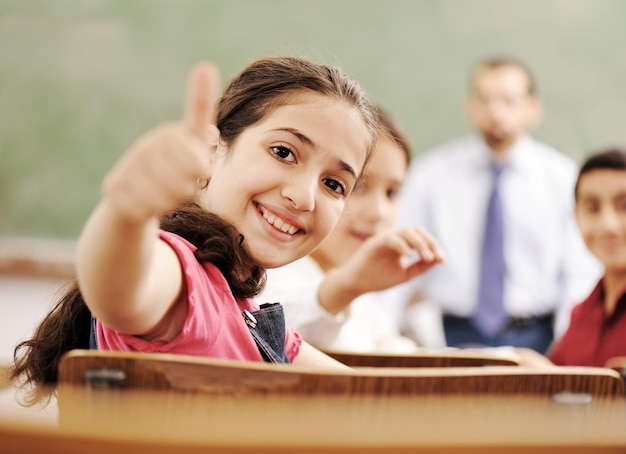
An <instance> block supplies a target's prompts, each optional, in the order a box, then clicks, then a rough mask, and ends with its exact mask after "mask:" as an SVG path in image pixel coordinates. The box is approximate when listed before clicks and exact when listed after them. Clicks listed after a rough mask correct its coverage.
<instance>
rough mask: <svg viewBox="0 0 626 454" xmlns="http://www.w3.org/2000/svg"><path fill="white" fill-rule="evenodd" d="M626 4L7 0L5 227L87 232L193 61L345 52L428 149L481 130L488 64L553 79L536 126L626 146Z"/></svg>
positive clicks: (0, 53)
mask: <svg viewBox="0 0 626 454" xmlns="http://www.w3.org/2000/svg"><path fill="white" fill-rule="evenodd" d="M624 24H626V2H625V1H623V0H523V1H520V0H380V1H379V0H47V1H43V0H42V1H35V0H32V1H29V0H19V1H18V0H15V1H8V0H0V235H20V236H44V237H60V238H70V239H72V238H75V237H76V236H77V235H78V233H79V231H80V228H81V226H82V224H83V222H84V220H85V218H86V216H87V215H88V213H89V211H90V210H91V208H92V207H93V205H94V204H95V203H96V201H97V199H98V197H99V191H100V189H99V188H100V181H101V179H102V177H103V175H104V174H105V172H106V171H107V170H108V169H109V168H110V167H111V166H112V164H113V163H114V162H115V160H116V159H117V158H118V157H119V156H120V154H121V153H122V152H123V151H124V150H125V149H126V147H127V146H128V145H129V144H130V143H131V142H132V141H133V140H134V139H135V138H136V137H137V136H138V135H139V134H141V133H142V132H144V131H145V130H147V129H149V128H150V127H152V126H153V125H155V124H157V123H158V122H161V121H170V120H174V119H177V118H178V117H179V115H180V110H181V108H182V99H183V92H184V82H185V77H186V74H187V70H188V68H189V67H190V66H191V65H192V64H193V63H194V62H196V61H198V60H207V59H208V60H212V61H214V62H216V63H218V64H219V65H220V67H221V68H222V72H223V77H224V80H227V79H228V78H229V77H230V76H231V75H233V74H235V73H236V72H238V71H239V70H240V69H242V68H243V67H244V66H245V65H246V64H248V63H250V62H251V61H252V60H254V59H256V58H258V57H262V56H268V55H279V54H281V55H298V56H305V57H309V58H311V59H313V60H315V61H321V62H326V63H338V64H339V65H340V66H342V67H343V68H344V69H345V70H346V71H347V72H348V73H349V74H350V75H352V76H353V77H354V78H356V79H358V80H360V81H361V82H362V83H363V85H365V87H366V88H367V89H368V90H369V92H370V94H371V97H372V98H373V99H374V100H375V101H377V102H379V103H381V104H382V105H384V106H386V107H387V108H388V109H390V110H392V111H393V112H395V113H396V115H397V116H398V117H399V118H400V119H401V121H402V123H404V126H405V127H406V129H407V131H408V133H409V137H410V138H411V140H412V143H413V148H414V152H415V154H418V153H421V152H423V151H424V150H425V149H427V148H429V147H431V146H434V145H437V144H439V143H440V142H443V141H445V140H448V139H450V138H453V137H455V136H458V135H461V134H464V133H466V132H467V131H468V130H469V128H468V125H467V124H466V121H465V119H464V116H463V110H462V103H463V96H464V93H465V84H466V78H467V71H468V69H469V67H470V66H471V65H472V64H473V63H474V62H475V61H476V60H477V59H481V58H484V57H487V56H492V55H505V54H506V55H512V56H515V57H518V58H520V59H522V60H524V61H526V62H527V63H528V65H529V66H530V67H531V68H532V69H533V71H534V73H535V75H536V78H537V80H538V86H539V93H540V95H541V97H542V99H543V101H544V103H545V108H546V117H545V120H544V123H543V124H542V125H541V127H540V128H539V129H538V130H537V131H536V136H537V137H538V138H539V139H541V140H544V141H546V142H548V143H550V144H552V145H554V146H556V147H557V148H559V149H561V150H562V151H563V152H564V153H566V154H568V155H570V156H572V157H574V158H575V159H576V160H580V159H581V158H582V157H583V156H584V155H585V154H587V153H588V152H589V151H591V150H593V149H595V148H598V147H601V146H604V145H606V144H610V143H615V142H620V141H623V140H624V138H625V136H626V127H624V122H623V120H622V119H623V117H624V112H626V90H624V89H623V86H624V81H626V50H625V49H626V27H624Z"/></svg>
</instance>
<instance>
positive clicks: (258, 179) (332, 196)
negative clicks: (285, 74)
mask: <svg viewBox="0 0 626 454" xmlns="http://www.w3.org/2000/svg"><path fill="white" fill-rule="evenodd" d="M298 99H299V101H298V104H291V105H285V106H281V107H278V108H277V109H276V110H275V111H273V113H271V114H270V115H269V116H267V117H266V118H265V119H264V120H262V121H261V122H259V123H257V124H255V125H253V126H251V127H249V128H247V129H246V130H245V131H244V132H243V133H242V134H241V135H240V136H239V137H238V138H237V140H236V141H235V142H234V143H233V145H232V147H231V149H230V150H226V149H225V148H224V147H221V146H220V147H218V150H217V152H216V154H215V155H214V156H213V159H212V170H211V175H210V181H209V185H208V187H207V188H206V190H205V192H204V193H203V194H201V195H200V202H201V203H202V204H203V205H204V206H205V208H207V209H208V210H209V211H211V212H213V213H215V214H217V215H219V216H221V217H222V218H223V219H225V220H227V221H229V222H230V223H232V224H233V225H234V226H235V227H236V228H237V229H238V231H239V232H240V233H241V234H242V235H243V236H244V238H245V244H246V247H247V248H248V250H249V252H250V253H251V255H252V257H253V258H254V259H255V260H256V261H257V263H258V264H259V265H260V266H263V267H267V268H272V267H278V266H282V265H285V264H287V263H290V262H292V261H294V260H297V259H299V258H301V257H303V256H305V255H308V254H309V253H311V251H312V250H313V249H314V248H316V247H317V246H318V245H319V244H320V243H321V242H322V240H324V238H326V236H327V235H328V234H329V233H330V231H331V230H332V229H333V227H334V226H335V224H336V223H337V221H338V220H339V218H340V216H341V213H342V212H343V208H344V204H345V202H346V198H347V196H348V195H349V194H350V192H352V190H353V189H354V186H355V184H356V180H357V176H358V175H359V174H360V173H361V171H362V169H363V165H364V163H365V159H366V155H367V137H368V136H367V131H366V127H365V125H364V123H363V121H362V119H361V117H360V114H359V112H358V111H357V110H356V109H355V108H353V107H351V106H349V105H348V104H346V103H343V102H340V101H337V100H334V99H332V98H329V97H326V96H322V95H318V94H306V95H302V96H300V97H299V98H298Z"/></svg>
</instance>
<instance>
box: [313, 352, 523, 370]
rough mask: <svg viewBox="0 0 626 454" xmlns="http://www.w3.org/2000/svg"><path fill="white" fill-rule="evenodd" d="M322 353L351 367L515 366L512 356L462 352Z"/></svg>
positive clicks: (516, 363) (515, 362)
mask: <svg viewBox="0 0 626 454" xmlns="http://www.w3.org/2000/svg"><path fill="white" fill-rule="evenodd" d="M324 353H326V354H327V355H329V356H331V357H333V358H335V359H336V360H337V361H339V362H342V363H344V364H346V365H348V366H351V367H479V366H517V365H519V362H517V361H515V360H514V359H512V358H503V357H497V356H493V355H491V356H490V355H480V354H478V353H464V352H460V351H459V352H441V353H433V352H424V353H411V354H406V355H402V354H385V355H382V354H367V353H351V352H339V351H328V350H325V351H324Z"/></svg>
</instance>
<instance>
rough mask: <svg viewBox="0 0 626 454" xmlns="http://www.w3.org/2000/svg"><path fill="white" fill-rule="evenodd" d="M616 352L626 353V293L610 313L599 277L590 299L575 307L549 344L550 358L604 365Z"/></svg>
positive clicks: (564, 362)
mask: <svg viewBox="0 0 626 454" xmlns="http://www.w3.org/2000/svg"><path fill="white" fill-rule="evenodd" d="M615 356H626V293H624V294H623V295H622V296H621V297H620V298H619V299H618V300H617V304H616V305H615V310H614V311H613V313H612V314H611V315H607V314H606V312H605V310H604V286H603V283H602V280H600V282H598V285H596V288H595V289H594V290H593V291H592V292H591V294H590V295H589V296H588V297H587V299H586V300H585V301H583V302H582V303H580V304H578V305H577V306H576V307H574V309H573V311H572V316H571V320H570V324H569V328H568V329H567V331H566V333H565V334H564V335H563V337H562V338H561V339H560V340H559V341H558V342H557V343H556V344H555V345H554V346H553V347H552V348H550V351H549V352H548V358H549V359H550V360H551V361H552V362H553V363H554V364H557V365H559V366H594V367H604V366H605V364H606V362H607V360H609V359H610V358H613V357H615Z"/></svg>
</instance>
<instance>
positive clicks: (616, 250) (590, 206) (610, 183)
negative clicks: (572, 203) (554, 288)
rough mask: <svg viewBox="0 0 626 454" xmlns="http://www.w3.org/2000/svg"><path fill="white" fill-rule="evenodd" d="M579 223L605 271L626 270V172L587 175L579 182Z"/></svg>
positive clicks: (600, 172) (598, 171) (592, 172)
mask: <svg viewBox="0 0 626 454" xmlns="http://www.w3.org/2000/svg"><path fill="white" fill-rule="evenodd" d="M576 220H577V221H578V226H579V228H580V231H581V233H582V236H583V239H584V240H585V243H586V245H587V247H588V248H589V250H590V251H591V253H592V254H593V255H595V256H596V257H597V258H598V260H600V262H602V264H603V265H604V266H605V268H606V270H607V271H608V272H610V271H617V270H626V171H623V170H610V169H600V170H592V171H590V172H588V173H585V174H584V175H583V176H582V177H581V178H580V181H579V183H578V192H577V201H576Z"/></svg>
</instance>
